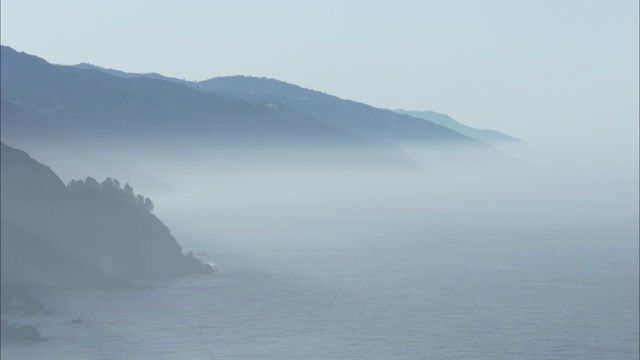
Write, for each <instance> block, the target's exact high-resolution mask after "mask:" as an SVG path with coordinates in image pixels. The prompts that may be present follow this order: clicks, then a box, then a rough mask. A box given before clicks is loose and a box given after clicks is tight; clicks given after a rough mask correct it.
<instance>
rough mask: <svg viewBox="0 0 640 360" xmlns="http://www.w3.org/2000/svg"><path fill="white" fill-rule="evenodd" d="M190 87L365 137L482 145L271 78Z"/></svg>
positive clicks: (429, 125)
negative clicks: (306, 116)
mask: <svg viewBox="0 0 640 360" xmlns="http://www.w3.org/2000/svg"><path fill="white" fill-rule="evenodd" d="M192 86H193V87H196V88H199V89H202V90H205V91H209V92H212V93H214V94H218V95H227V96H232V97H235V98H238V99H242V100H245V101H247V102H250V103H254V104H268V105H269V106H271V107H276V108H277V107H278V106H282V105H284V106H286V107H289V108H291V109H293V110H296V111H299V112H302V113H306V114H310V115H312V116H314V117H316V118H318V119H320V120H322V121H323V122H325V123H326V124H329V125H332V126H336V127H341V128H344V129H346V130H349V131H350V132H353V133H356V134H359V135H361V136H363V137H366V138H369V139H374V140H382V141H389V142H394V143H403V142H419V143H424V144H457V145H467V146H475V147H484V144H483V143H481V142H480V141H477V140H476V139H471V138H469V137H467V136H464V135H462V134H459V133H457V132H455V131H452V130H450V129H448V128H446V127H444V126H441V125H437V124H434V123H432V122H427V121H424V120H421V119H417V118H414V117H411V116H408V115H402V114H398V113H395V112H393V111H389V110H384V109H378V108H375V107H373V106H369V105H366V104H362V103H358V102H355V101H350V100H344V99H340V98H338V97H335V96H332V95H328V94H324V93H322V92H319V91H315V90H310V89H305V88H302V87H300V86H297V85H293V84H288V83H285V82H282V81H278V80H274V79H267V78H255V77H249V76H230V77H220V78H213V79H209V80H205V81H201V82H197V83H193V84H192Z"/></svg>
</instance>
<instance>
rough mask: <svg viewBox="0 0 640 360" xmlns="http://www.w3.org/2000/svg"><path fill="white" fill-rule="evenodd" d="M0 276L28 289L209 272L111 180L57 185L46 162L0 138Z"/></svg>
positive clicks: (5, 283)
mask: <svg viewBox="0 0 640 360" xmlns="http://www.w3.org/2000/svg"><path fill="white" fill-rule="evenodd" d="M0 153H1V156H2V159H1V160H2V162H1V166H2V169H1V183H0V185H1V186H0V189H1V196H2V203H1V207H2V209H1V210H2V211H1V221H0V223H1V224H0V225H1V226H0V229H1V232H2V233H1V237H0V240H1V246H2V249H1V256H2V259H1V260H2V262H1V266H2V269H1V284H2V289H3V296H4V295H6V294H5V290H6V289H23V290H29V291H40V290H53V289H89V288H108V287H113V286H127V285H132V284H134V283H135V282H136V281H140V280H144V279H151V278H163V277H172V276H181V275H187V274H192V273H206V272H211V271H212V269H211V268H210V267H209V266H208V265H203V264H201V263H200V262H199V261H198V260H196V259H195V258H193V256H185V255H183V253H182V248H181V247H180V246H179V245H178V243H177V242H176V240H175V238H173V236H172V235H171V233H170V232H169V229H167V227H166V226H164V224H162V222H161V221H160V220H159V219H158V218H157V217H156V216H155V215H153V213H152V212H151V210H152V208H153V206H152V202H151V201H150V200H148V199H145V198H144V197H142V196H141V195H137V196H136V195H135V194H134V193H133V189H132V188H131V187H129V186H128V184H127V185H126V186H124V188H120V185H119V183H118V182H117V181H115V180H112V179H106V180H105V181H104V182H102V183H98V182H97V181H95V180H93V179H92V178H87V179H86V180H83V181H74V182H72V183H71V184H70V185H68V186H65V184H63V183H62V181H61V180H60V179H59V178H58V176H57V175H56V174H55V173H54V172H53V171H52V170H51V169H50V168H48V167H47V166H45V165H43V164H40V163H38V162H37V161H35V160H33V159H32V158H30V157H29V155H27V154H26V153H25V152H23V151H20V150H17V149H14V148H12V147H10V146H7V145H5V144H4V143H2V149H1V152H0Z"/></svg>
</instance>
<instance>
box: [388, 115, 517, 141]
mask: <svg viewBox="0 0 640 360" xmlns="http://www.w3.org/2000/svg"><path fill="white" fill-rule="evenodd" d="M394 111H395V112H396V113H398V114H403V115H409V116H413V117H416V118H420V119H424V120H427V121H430V122H432V123H434V124H438V125H442V126H444V127H447V128H449V129H451V130H453V131H456V132H459V133H460V134H463V135H466V136H468V137H472V138H474V139H478V140H481V141H483V142H486V143H488V144H493V145H500V144H505V143H509V144H524V143H523V142H522V140H520V139H518V138H515V137H512V136H509V135H505V134H503V133H501V132H499V131H496V130H485V129H477V128H473V127H470V126H467V125H464V124H461V123H459V122H457V121H455V120H454V119H452V118H451V117H450V116H449V115H445V114H440V113H437V112H435V111H408V110H402V109H398V110H394Z"/></svg>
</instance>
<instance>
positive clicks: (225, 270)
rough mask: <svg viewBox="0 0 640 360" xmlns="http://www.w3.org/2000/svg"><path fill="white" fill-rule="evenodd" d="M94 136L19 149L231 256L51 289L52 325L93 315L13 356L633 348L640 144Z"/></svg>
mask: <svg viewBox="0 0 640 360" xmlns="http://www.w3.org/2000/svg"><path fill="white" fill-rule="evenodd" d="M10 145H13V144H10ZM618 145H619V144H618ZM16 146H17V144H16ZM23 148H25V147H23ZM86 148H89V147H86V146H85V149H86ZM91 149H92V150H91V151H89V152H85V153H83V155H78V154H79V153H78V152H74V151H70V150H68V149H67V150H54V149H50V148H49V149H46V151H45V150H44V149H42V148H41V149H38V148H37V147H35V146H32V147H31V148H28V147H26V148H25V150H27V151H29V152H30V153H31V155H32V156H33V157H34V158H35V159H37V160H39V161H41V162H43V163H45V164H48V165H50V166H51V167H52V169H53V170H54V171H56V172H57V173H58V174H59V175H60V176H61V177H62V179H63V181H65V182H68V181H69V180H71V179H73V178H83V177H85V176H87V175H91V176H93V177H95V178H97V179H98V180H99V181H101V180H102V179H104V178H105V177H107V176H110V177H114V178H117V179H119V180H120V181H121V184H124V183H126V182H129V183H131V185H132V186H133V187H134V189H135V191H136V193H141V194H144V195H145V196H148V197H150V198H151V199H152V200H153V201H154V202H155V205H156V206H155V210H154V213H155V214H156V215H157V216H158V217H159V218H160V219H161V220H162V221H163V222H164V223H165V224H166V225H167V226H168V227H169V228H170V230H171V232H172V233H173V234H174V235H175V237H176V238H177V240H178V242H179V243H180V244H181V245H182V246H183V249H184V251H185V252H187V251H193V252H194V253H196V254H197V256H199V257H201V259H203V260H204V261H207V262H209V261H210V262H214V263H216V264H217V267H218V270H220V271H219V272H218V273H215V274H214V275H212V276H205V277H203V276H200V277H198V276H193V277H188V278H183V279H178V280H175V281H174V282H171V283H170V284H169V285H168V286H164V285H167V283H164V285H162V286H159V287H158V288H156V289H155V290H150V291H148V292H147V291H136V290H131V291H123V292H121V293H115V292H112V293H109V294H107V293H103V292H100V293H84V294H77V295H74V296H72V295H65V294H58V295H56V294H53V295H52V296H50V297H48V298H47V302H48V303H50V304H51V306H52V307H54V308H55V309H56V311H59V312H60V315H59V316H60V317H61V319H62V320H61V322H59V323H60V324H65V323H69V318H70V319H75V318H78V317H82V318H83V320H86V323H87V324H89V323H92V322H93V323H95V324H100V325H97V327H92V328H91V329H93V330H91V331H85V330H81V329H85V328H84V327H77V329H78V330H76V327H73V326H67V327H65V326H64V325H58V323H56V322H54V321H53V320H51V321H49V322H45V325H47V324H48V327H47V326H43V327H42V329H41V330H42V331H43V333H45V334H47V336H52V337H54V338H55V337H56V336H58V338H57V340H56V341H52V342H50V346H51V348H48V347H42V348H37V347H34V348H29V350H28V351H27V349H26V348H25V349H24V350H22V349H19V348H12V351H16V354H19V353H20V351H24V352H25V353H24V354H29V356H31V357H34V358H35V357H37V356H33V353H36V352H38V351H42V352H43V353H45V352H46V353H47V354H49V355H51V354H53V356H51V357H52V358H69V357H68V354H70V353H71V352H73V351H75V352H77V353H78V354H80V356H79V358H92V356H93V358H99V357H98V356H100V354H111V355H113V354H114V349H116V350H119V351H120V352H121V353H122V356H123V357H131V354H135V356H134V357H136V358H144V359H157V358H177V357H180V358H203V359H204V358H211V357H212V356H213V357H215V358H218V357H220V358H226V357H237V358H251V357H256V358H257V357H260V358H269V359H270V358H273V359H281V358H292V357H293V358H299V359H318V358H362V357H363V356H364V357H371V358H396V359H416V358H424V357H428V358H431V357H433V358H456V359H477V358H501V357H507V358H510V357H513V358H519V359H541V358H567V359H569V358H580V359H602V358H607V359H628V358H634V357H637V354H638V343H637V336H638V306H637V304H638V287H637V284H638V158H637V152H634V151H630V150H629V148H628V147H625V146H622V147H620V149H622V150H623V151H619V152H616V151H613V150H612V148H610V147H603V146H595V145H593V144H588V146H584V147H579V146H577V145H575V144H568V143H567V144H560V145H558V146H556V147H548V148H545V149H546V150H545V152H547V153H550V154H551V155H552V156H549V157H544V156H543V157H540V156H539V154H540V153H543V152H542V151H541V149H537V148H535V147H530V148H528V149H520V151H524V150H526V151H528V152H530V155H529V156H528V157H527V159H528V160H534V161H533V163H530V164H529V165H527V166H519V165H516V164H515V163H513V162H507V163H508V164H509V165H508V166H502V167H497V166H489V167H486V168H485V167H484V166H483V164H478V163H477V161H473V157H471V158H466V160H468V161H469V162H467V163H460V162H459V160H460V159H459V158H456V159H455V161H456V162H457V165H456V166H441V165H447V164H450V161H449V160H451V161H453V160H454V159H447V158H442V157H441V156H444V155H443V154H442V153H439V152H435V153H434V150H433V149H426V148H421V147H416V146H412V147H406V148H405V149H404V151H405V152H406V153H407V154H409V155H411V156H412V157H414V158H415V159H418V160H421V161H425V159H433V158H434V157H436V158H439V161H438V162H434V163H431V162H430V163H429V164H428V165H429V166H425V167H424V168H422V169H420V168H416V167H415V166H405V165H407V164H404V165H403V166H400V167H397V166H390V165H389V164H386V165H381V166H379V167H376V166H373V165H372V164H371V163H369V164H367V165H366V166H362V165H361V164H362V163H360V165H358V164H356V163H355V162H354V163H347V164H344V163H343V164H340V165H339V164H337V163H335V162H333V161H326V162H323V161H321V158H322V157H323V156H319V154H324V155H326V156H327V158H330V159H336V158H339V157H340V155H341V154H336V153H335V151H336V150H335V149H334V150H328V149H324V150H322V151H319V152H318V149H316V150H315V151H314V152H313V154H305V152H304V151H303V150H302V149H300V148H296V149H286V151H285V150H284V149H278V150H274V149H270V150H267V149H254V150H248V149H244V150H243V151H231V150H230V149H202V148H198V149H194V148H193V147H185V148H184V149H176V148H173V149H171V148H166V147H164V148H156V149H154V150H153V151H150V150H147V151H143V150H140V149H138V150H135V149H130V148H123V149H122V151H115V152H114V151H113V150H109V151H106V150H103V149H101V148H100V147H98V146H93V147H91ZM236 150H237V149H236ZM332 152H333V153H332ZM447 153H450V152H447ZM572 154H573V155H578V156H573V155H572ZM356 158H357V157H356ZM292 159H294V161H292ZM301 159H307V160H308V161H304V162H302V163H301V162H300V160H301ZM434 164H437V165H438V166H434ZM479 165H480V166H479ZM483 169H484V170H483ZM204 253H206V254H204ZM76 296H77V299H76ZM65 311H66V313H65ZM56 314H58V313H56ZM64 314H67V315H66V317H67V318H64V316H65V315H64ZM55 316H57V315H55V314H54V317H55ZM114 318H115V319H120V321H116V322H114V321H113V319H114ZM131 319H135V320H133V321H132V320H131ZM39 321H40V320H39ZM92 326H93V325H92ZM56 329H57V330H56ZM86 329H89V327H87V328H86ZM67 333H68V334H73V335H68V336H67ZM98 333H99V334H100V335H96V334H98ZM58 334H64V335H58ZM102 334H112V335H113V336H112V337H111V338H108V339H107V341H105V340H103V339H102ZM63 338H64V339H68V340H66V341H63V340H60V339H63ZM39 349H42V350H39ZM70 349H73V350H70ZM87 349H90V350H87ZM7 351H8V350H7ZM30 351H31V352H33V353H31V352H30ZM56 354H57V355H56ZM49 355H48V356H49ZM369 355H370V356H369Z"/></svg>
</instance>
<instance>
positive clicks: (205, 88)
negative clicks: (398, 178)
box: [1, 46, 513, 167]
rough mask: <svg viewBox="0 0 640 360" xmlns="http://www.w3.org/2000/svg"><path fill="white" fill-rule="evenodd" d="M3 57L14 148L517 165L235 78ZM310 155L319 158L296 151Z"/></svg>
mask: <svg viewBox="0 0 640 360" xmlns="http://www.w3.org/2000/svg"><path fill="white" fill-rule="evenodd" d="M1 50H2V54H1V56H2V62H1V68H2V73H1V78H2V100H3V108H4V107H5V105H4V104H7V105H6V107H7V108H9V110H8V111H3V114H2V127H3V129H9V130H10V131H3V132H2V139H3V140H4V141H9V142H10V143H14V144H16V143H17V144H24V143H21V142H20V141H17V140H16V141H14V140H15V139H19V138H20V136H23V137H27V138H29V140H30V141H33V140H35V141H40V140H47V141H50V140H51V139H52V138H53V139H56V141H57V142H58V143H65V141H67V143H69V144H71V143H72V142H73V141H83V142H84V143H85V144H90V143H91V142H92V141H98V140H99V141H100V142H101V144H106V145H107V146H112V147H113V146H122V145H130V144H142V146H148V145H149V144H150V143H153V144H154V145H155V146H161V147H163V148H175V149H176V150H179V149H180V148H182V147H184V146H185V145H191V144H198V146H203V147H205V146H206V147H211V146H217V145H232V146H238V145H239V146H241V147H243V149H246V148H252V149H254V150H255V149H261V148H262V147H261V146H263V145H269V146H271V148H278V149H286V151H285V152H279V153H277V152H273V153H269V154H271V158H269V159H268V160H272V158H274V157H275V158H277V159H278V160H277V161H279V159H285V161H289V160H292V161H294V162H297V163H300V162H303V163H309V164H319V163H321V162H322V163H324V164H328V163H341V164H363V163H366V165H370V164H374V165H376V166H377V165H378V164H385V165H387V164H394V165H400V166H410V167H412V166H416V164H417V163H416V162H415V161H414V159H413V158H415V156H414V155H413V154H412V155H411V156H409V155H407V153H405V150H407V149H409V147H410V146H414V145H418V146H419V147H420V148H422V149H423V150H424V149H425V146H426V147H430V146H432V145H437V147H438V152H435V151H433V152H431V154H430V155H429V156H427V157H422V158H421V160H420V162H421V163H422V164H423V165H425V164H426V165H427V166H429V164H427V162H430V161H431V159H434V158H436V157H437V158H438V159H443V161H445V162H446V161H449V160H451V161H452V164H454V163H456V162H460V163H461V164H462V163H464V162H468V161H473V162H475V163H478V160H488V161H490V162H495V161H498V162H502V161H503V160H507V161H512V160H513V159H507V158H508V156H506V155H505V154H504V153H501V152H500V151H497V150H496V149H494V148H493V147H491V146H489V145H487V144H486V143H484V142H482V141H480V140H478V139H475V138H473V137H469V136H465V135H463V134H461V133H458V132H456V131H454V130H451V129H449V128H447V127H446V126H441V125H438V124H435V123H434V122H431V121H428V120H424V119H419V118H416V117H412V116H408V115H403V114H398V113H396V112H393V111H390V110H384V109H379V108H375V107H373V106H369V105H366V104H362V103H358V102H354V101H350V100H344V99H340V98H337V97H335V96H331V95H328V94H324V93H321V92H319V91H314V90H310V89H305V88H302V87H299V86H296V85H292V84H288V83H285V82H282V81H278V80H273V79H266V78H254V77H247V76H232V77H223V78H214V79H210V80H205V81H200V82H189V81H184V80H179V79H174V78H168V77H164V76H162V75H159V74H131V73H126V72H122V71H119V70H113V69H104V68H100V67H97V66H95V65H90V64H80V65H76V66H62V65H52V64H49V63H48V62H46V61H45V60H43V59H41V58H38V57H36V56H32V55H28V54H25V53H19V52H17V51H15V50H13V49H11V48H9V47H6V46H2V48H1ZM18 130H19V131H18ZM116 143H118V145H115V144H116ZM282 145H297V146H299V147H298V148H295V150H294V148H290V147H288V148H287V147H286V146H282ZM89 146H90V145H89ZM302 148H304V149H305V150H308V149H311V150H310V151H297V150H298V149H302ZM327 149H332V150H335V151H332V152H328V151H325V150H327ZM346 150H348V151H346ZM412 151H413V150H412ZM414 153H415V151H414ZM274 154H277V155H274ZM440 154H445V155H451V156H446V157H443V158H440ZM445 158H446V159H447V160H444V159H445ZM458 160H459V161H458ZM265 162H266V161H265Z"/></svg>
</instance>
